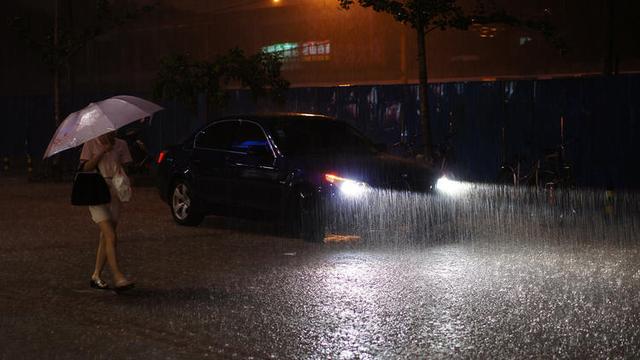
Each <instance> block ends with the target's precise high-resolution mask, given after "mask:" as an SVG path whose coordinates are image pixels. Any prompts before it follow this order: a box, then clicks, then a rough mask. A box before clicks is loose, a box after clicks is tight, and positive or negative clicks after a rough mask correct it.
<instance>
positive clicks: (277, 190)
mask: <svg viewBox="0 0 640 360" xmlns="http://www.w3.org/2000/svg"><path fill="white" fill-rule="evenodd" d="M231 149H232V153H231V155H230V158H229V160H230V165H231V166H232V167H233V168H234V177H235V179H236V181H235V182H234V184H233V185H232V187H233V190H232V192H231V193H232V196H233V202H235V203H236V204H237V205H238V206H243V207H245V206H246V207H250V208H253V209H258V210H266V211H274V210H277V209H278V208H279V206H280V198H281V196H282V184H281V182H280V180H282V179H283V178H284V177H285V175H286V174H285V173H284V172H283V171H281V169H279V168H278V167H277V166H276V163H277V162H276V152H275V151H274V149H273V147H272V144H271V143H270V142H269V140H268V138H267V136H266V133H265V131H264V129H263V128H262V126H260V124H258V123H256V122H253V121H245V120H243V121H241V122H240V126H239V127H238V131H237V132H236V133H235V136H234V139H233V141H232V143H231Z"/></svg>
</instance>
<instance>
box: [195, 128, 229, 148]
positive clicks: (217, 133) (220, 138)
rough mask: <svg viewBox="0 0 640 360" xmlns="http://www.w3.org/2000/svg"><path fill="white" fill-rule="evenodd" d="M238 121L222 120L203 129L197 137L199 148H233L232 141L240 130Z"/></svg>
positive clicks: (196, 142) (196, 143)
mask: <svg viewBox="0 0 640 360" xmlns="http://www.w3.org/2000/svg"><path fill="white" fill-rule="evenodd" d="M238 126H239V123H238V122H237V121H222V122H219V123H215V124H212V125H211V126H209V127H207V128H206V129H204V130H202V131H201V132H200V133H199V134H198V136H197V137H196V141H195V145H196V147H198V148H203V149H212V150H227V151H228V150H232V148H231V143H232V141H233V138H234V136H235V134H236V132H237V130H238Z"/></svg>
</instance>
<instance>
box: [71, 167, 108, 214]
mask: <svg viewBox="0 0 640 360" xmlns="http://www.w3.org/2000/svg"><path fill="white" fill-rule="evenodd" d="M80 168H82V165H80ZM110 202H111V193H110V191H109V186H108V185H107V182H106V181H104V178H103V177H102V175H101V174H100V172H99V171H98V172H93V171H92V172H89V171H80V170H79V169H78V171H77V172H76V176H75V177H74V179H73V187H72V189H71V205H77V206H88V205H102V204H108V203H110Z"/></svg>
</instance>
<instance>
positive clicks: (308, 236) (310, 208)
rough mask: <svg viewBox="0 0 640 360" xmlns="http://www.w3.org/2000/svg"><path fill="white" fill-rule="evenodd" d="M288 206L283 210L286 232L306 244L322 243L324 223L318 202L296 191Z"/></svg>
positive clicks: (324, 230)
mask: <svg viewBox="0 0 640 360" xmlns="http://www.w3.org/2000/svg"><path fill="white" fill-rule="evenodd" d="M288 204H289V206H287V208H286V209H285V210H284V212H285V214H286V216H285V218H286V219H287V220H286V222H287V224H286V226H285V228H286V229H287V232H288V233H289V234H291V235H293V236H296V237H301V238H302V239H303V240H304V241H307V242H314V243H321V242H324V237H325V233H326V229H325V228H326V221H325V216H324V211H323V209H322V206H321V203H320V201H319V200H318V199H317V198H315V197H313V196H310V195H308V194H305V193H303V192H301V191H296V192H294V194H293V198H292V199H291V200H290V201H289V202H288Z"/></svg>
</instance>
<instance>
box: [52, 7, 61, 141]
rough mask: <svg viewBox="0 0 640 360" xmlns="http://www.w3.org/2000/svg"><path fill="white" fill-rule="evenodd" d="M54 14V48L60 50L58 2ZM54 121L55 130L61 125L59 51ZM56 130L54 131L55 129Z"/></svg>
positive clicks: (54, 85) (54, 89)
mask: <svg viewBox="0 0 640 360" xmlns="http://www.w3.org/2000/svg"><path fill="white" fill-rule="evenodd" d="M54 7H55V8H54V13H53V16H54V18H53V48H54V49H56V50H57V49H58V18H59V15H58V0H55V3H54ZM53 62H54V63H53V121H54V125H55V128H57V127H58V125H60V65H59V61H58V54H57V51H56V53H55V54H54V59H53ZM55 128H54V129H55Z"/></svg>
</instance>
